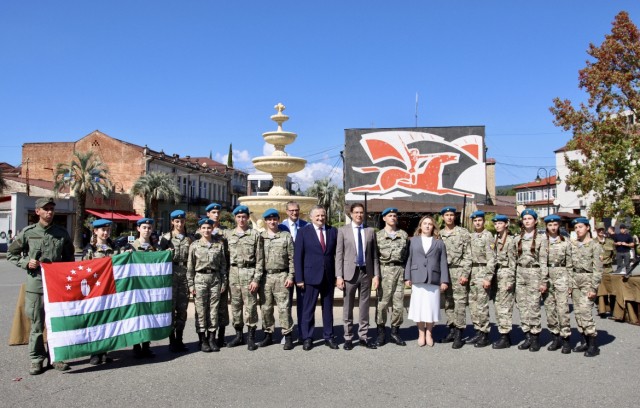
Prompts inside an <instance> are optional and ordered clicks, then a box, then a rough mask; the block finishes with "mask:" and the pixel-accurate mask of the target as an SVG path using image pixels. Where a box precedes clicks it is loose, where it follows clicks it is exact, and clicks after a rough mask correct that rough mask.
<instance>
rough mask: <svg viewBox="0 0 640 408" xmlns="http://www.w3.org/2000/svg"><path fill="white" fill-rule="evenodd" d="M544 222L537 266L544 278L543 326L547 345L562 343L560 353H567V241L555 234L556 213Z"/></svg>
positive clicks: (552, 347) (569, 267)
mask: <svg viewBox="0 0 640 408" xmlns="http://www.w3.org/2000/svg"><path fill="white" fill-rule="evenodd" d="M544 222H545V223H546V224H547V233H546V236H545V237H544V238H543V239H542V241H541V245H540V269H541V271H542V276H543V278H544V279H546V281H547V291H546V293H545V294H544V295H543V296H542V298H543V299H544V310H545V311H546V312H547V327H548V328H549V331H550V332H551V338H552V342H551V344H550V345H549V347H547V350H549V351H556V350H558V349H559V348H560V347H562V354H569V353H571V343H570V342H569V337H570V336H571V316H570V313H571V312H570V311H569V288H570V280H571V277H570V275H569V271H570V270H572V269H573V264H572V262H571V243H570V242H569V240H568V239H565V238H564V237H563V236H562V235H560V234H559V229H560V217H559V216H558V215H555V214H552V215H548V216H546V217H545V218H544Z"/></svg>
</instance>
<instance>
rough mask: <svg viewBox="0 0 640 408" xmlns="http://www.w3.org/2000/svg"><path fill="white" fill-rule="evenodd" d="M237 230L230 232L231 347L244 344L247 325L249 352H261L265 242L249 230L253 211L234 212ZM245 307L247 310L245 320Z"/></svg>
mask: <svg viewBox="0 0 640 408" xmlns="http://www.w3.org/2000/svg"><path fill="white" fill-rule="evenodd" d="M233 215H234V216H235V220H236V228H234V229H233V230H227V231H225V232H226V237H227V243H228V245H229V259H230V262H231V266H230V267H229V287H230V289H231V313H232V315H233V327H234V328H235V329H236V337H234V339H233V340H232V341H231V342H229V344H228V347H236V346H239V345H240V344H244V338H243V336H242V328H243V326H244V320H246V321H247V326H248V328H249V333H248V336H247V348H248V349H249V350H251V351H253V350H255V349H257V348H258V346H257V345H256V344H255V339H256V325H257V324H258V298H257V294H258V288H259V287H260V281H261V280H262V274H263V271H264V250H263V240H262V236H261V235H260V233H259V232H258V231H256V230H254V229H250V228H249V208H248V207H247V206H244V205H239V206H237V207H236V208H235V209H234V210H233ZM243 306H244V307H245V308H246V309H245V314H244V319H243V315H242V313H243Z"/></svg>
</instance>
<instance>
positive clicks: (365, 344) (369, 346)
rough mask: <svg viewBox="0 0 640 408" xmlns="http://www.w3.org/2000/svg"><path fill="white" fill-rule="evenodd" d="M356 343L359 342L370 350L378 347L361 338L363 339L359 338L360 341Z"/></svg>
mask: <svg viewBox="0 0 640 408" xmlns="http://www.w3.org/2000/svg"><path fill="white" fill-rule="evenodd" d="M358 344H360V345H361V346H362V347H366V348H368V349H371V350H375V349H377V348H378V347H376V345H375V344H373V343H370V342H368V341H367V340H363V339H360V341H358Z"/></svg>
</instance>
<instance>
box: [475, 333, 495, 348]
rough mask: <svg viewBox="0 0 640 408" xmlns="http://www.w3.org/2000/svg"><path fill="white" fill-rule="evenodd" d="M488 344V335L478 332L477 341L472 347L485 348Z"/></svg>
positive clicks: (489, 341)
mask: <svg viewBox="0 0 640 408" xmlns="http://www.w3.org/2000/svg"><path fill="white" fill-rule="evenodd" d="M489 344H491V340H489V333H484V332H480V335H479V337H478V340H477V341H476V342H475V343H474V344H473V347H487V346H488V345H489Z"/></svg>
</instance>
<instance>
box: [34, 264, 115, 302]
mask: <svg viewBox="0 0 640 408" xmlns="http://www.w3.org/2000/svg"><path fill="white" fill-rule="evenodd" d="M42 269H43V274H44V281H45V282H46V286H47V297H48V299H49V302H50V303H54V302H70V301H76V300H83V299H88V298H95V297H98V296H104V295H110V294H114V293H116V283H115V280H114V278H113V264H112V263H111V258H108V257H107V258H99V259H92V260H89V261H78V262H54V263H50V264H42Z"/></svg>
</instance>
